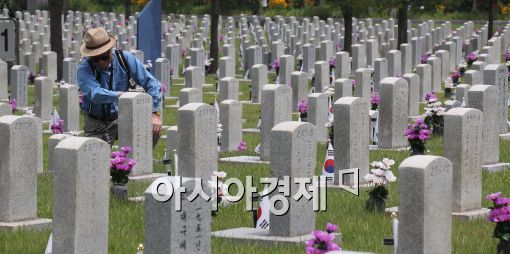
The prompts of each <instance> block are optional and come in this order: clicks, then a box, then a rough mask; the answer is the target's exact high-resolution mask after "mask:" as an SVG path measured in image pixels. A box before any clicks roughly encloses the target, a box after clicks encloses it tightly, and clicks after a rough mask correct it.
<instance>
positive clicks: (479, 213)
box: [384, 206, 490, 220]
mask: <svg viewBox="0 0 510 254" xmlns="http://www.w3.org/2000/svg"><path fill="white" fill-rule="evenodd" d="M384 212H386V213H387V214H392V213H393V212H395V213H397V214H398V206H395V207H389V208H386V209H384ZM489 212H490V209H488V208H480V209H475V210H471V211H466V212H459V213H457V212H452V216H453V218H457V219H460V220H475V219H478V218H486V217H487V214H489Z"/></svg>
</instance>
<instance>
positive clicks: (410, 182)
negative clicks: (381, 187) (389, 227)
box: [397, 155, 452, 253]
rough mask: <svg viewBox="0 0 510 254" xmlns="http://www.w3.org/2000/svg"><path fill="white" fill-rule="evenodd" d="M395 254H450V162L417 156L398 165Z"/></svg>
mask: <svg viewBox="0 0 510 254" xmlns="http://www.w3.org/2000/svg"><path fill="white" fill-rule="evenodd" d="M398 172H399V180H398V183H399V186H398V193H399V200H400V202H399V223H398V246H397V253H451V251H452V243H451V234H452V208H451V207H452V163H451V162H450V161H449V160H448V159H446V158H443V157H438V156H431V155H417V156H411V157H409V158H407V159H405V160H404V161H403V162H402V163H401V164H400V166H399V170H398Z"/></svg>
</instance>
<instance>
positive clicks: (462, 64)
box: [458, 59, 468, 76]
mask: <svg viewBox="0 0 510 254" xmlns="http://www.w3.org/2000/svg"><path fill="white" fill-rule="evenodd" d="M467 67H468V64H467V63H466V61H464V59H461V60H460V63H459V68H458V69H459V73H460V75H461V76H464V73H465V72H466V69H467Z"/></svg>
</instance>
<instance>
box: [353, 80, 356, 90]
mask: <svg viewBox="0 0 510 254" xmlns="http://www.w3.org/2000/svg"><path fill="white" fill-rule="evenodd" d="M352 87H354V88H356V80H354V79H353V80H352Z"/></svg>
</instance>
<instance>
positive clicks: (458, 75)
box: [452, 71, 461, 79]
mask: <svg viewBox="0 0 510 254" xmlns="http://www.w3.org/2000/svg"><path fill="white" fill-rule="evenodd" d="M460 77H461V74H460V72H459V71H456V72H454V73H453V74H452V79H459V78H460Z"/></svg>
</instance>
